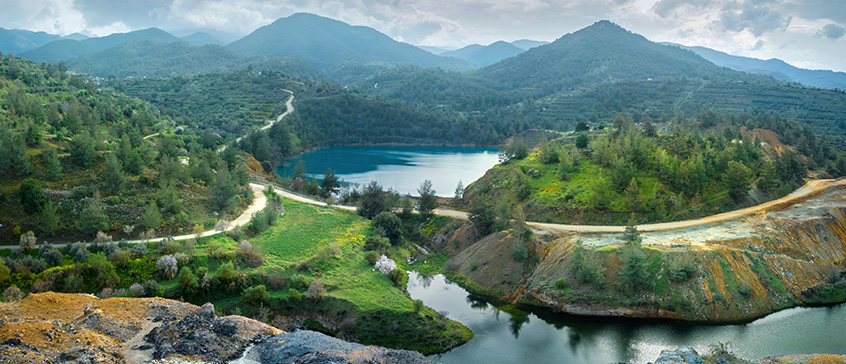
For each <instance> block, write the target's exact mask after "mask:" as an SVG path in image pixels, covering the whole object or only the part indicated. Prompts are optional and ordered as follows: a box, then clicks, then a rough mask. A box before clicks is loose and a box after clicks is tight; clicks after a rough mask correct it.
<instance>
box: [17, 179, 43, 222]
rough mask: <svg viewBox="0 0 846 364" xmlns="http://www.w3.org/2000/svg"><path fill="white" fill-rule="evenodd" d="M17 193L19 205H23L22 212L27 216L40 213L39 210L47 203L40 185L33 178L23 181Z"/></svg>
mask: <svg viewBox="0 0 846 364" xmlns="http://www.w3.org/2000/svg"><path fill="white" fill-rule="evenodd" d="M18 193H19V194H20V196H21V205H23V208H24V211H26V212H27V213H29V214H34V213H37V212H40V211H41V208H43V207H44V205H45V204H46V203H47V197H46V196H45V195H44V191H43V190H42V189H41V185H40V184H39V183H38V181H37V180H35V179H33V178H27V179H25V180H23V182H21V187H20V189H19V190H18Z"/></svg>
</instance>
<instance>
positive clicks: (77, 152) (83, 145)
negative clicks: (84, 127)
mask: <svg viewBox="0 0 846 364" xmlns="http://www.w3.org/2000/svg"><path fill="white" fill-rule="evenodd" d="M68 150H69V152H70V157H71V160H72V161H73V162H74V163H76V164H77V165H79V166H80V167H83V168H90V167H91V166H93V165H94V158H95V157H96V156H97V152H96V150H95V148H94V139H92V138H91V136H90V135H88V134H87V133H84V132H83V133H80V134H78V135H77V136H76V137H75V138H73V140H71V141H70V144H69V145H68Z"/></svg>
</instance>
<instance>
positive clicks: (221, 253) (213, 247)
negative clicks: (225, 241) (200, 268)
mask: <svg viewBox="0 0 846 364" xmlns="http://www.w3.org/2000/svg"><path fill="white" fill-rule="evenodd" d="M206 254H208V255H209V257H211V258H213V259H223V258H226V248H224V247H223V245H222V244H220V243H219V242H217V241H210V242H209V243H208V244H206Z"/></svg>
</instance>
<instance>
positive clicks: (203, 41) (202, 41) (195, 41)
mask: <svg viewBox="0 0 846 364" xmlns="http://www.w3.org/2000/svg"><path fill="white" fill-rule="evenodd" d="M179 39H182V40H184V41H186V42H188V44H191V45H199V46H201V45H207V44H213V45H224V44H226V42H224V41H222V40H220V39H218V38H217V37H215V36H213V35H211V34H209V33H206V32H196V33H194V34H190V35H186V36H184V37H182V38H179Z"/></svg>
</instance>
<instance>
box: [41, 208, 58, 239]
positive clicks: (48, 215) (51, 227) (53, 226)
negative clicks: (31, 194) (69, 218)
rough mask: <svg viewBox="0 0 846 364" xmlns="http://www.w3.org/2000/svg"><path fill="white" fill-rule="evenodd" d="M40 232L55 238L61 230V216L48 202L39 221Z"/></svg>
mask: <svg viewBox="0 0 846 364" xmlns="http://www.w3.org/2000/svg"><path fill="white" fill-rule="evenodd" d="M38 230H39V231H41V232H42V233H44V234H47V235H48V236H53V235H55V234H56V231H58V230H59V214H58V212H57V211H56V207H55V206H53V203H52V202H50V201H47V204H46V205H44V208H43V209H42V210H41V217H39V219H38Z"/></svg>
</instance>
